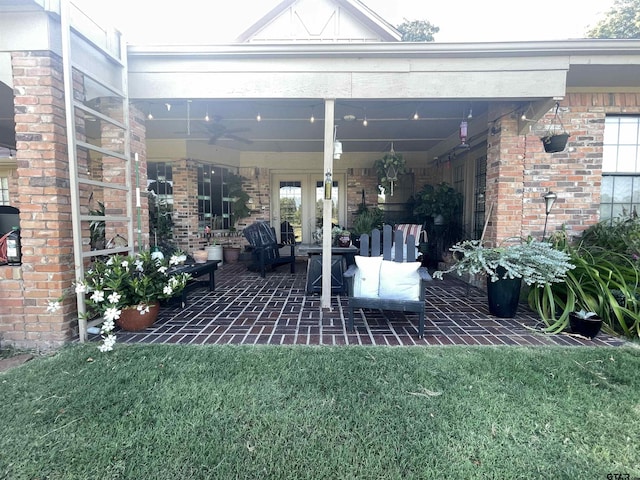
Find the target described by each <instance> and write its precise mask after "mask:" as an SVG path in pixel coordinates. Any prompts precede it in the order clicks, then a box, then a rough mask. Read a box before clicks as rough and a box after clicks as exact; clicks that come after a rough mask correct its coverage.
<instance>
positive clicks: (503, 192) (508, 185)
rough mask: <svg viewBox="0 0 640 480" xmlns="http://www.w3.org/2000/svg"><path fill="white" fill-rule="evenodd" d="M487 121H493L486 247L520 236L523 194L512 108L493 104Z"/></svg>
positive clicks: (521, 158) (489, 144) (520, 153)
mask: <svg viewBox="0 0 640 480" xmlns="http://www.w3.org/2000/svg"><path fill="white" fill-rule="evenodd" d="M489 119H496V121H495V123H494V124H493V125H492V126H491V127H490V128H489V138H488V139H487V186H486V199H487V206H486V213H485V215H491V216H490V219H489V224H488V227H487V231H486V234H485V239H484V240H485V243H486V244H487V245H498V244H500V243H501V242H502V241H504V240H505V239H507V238H510V237H521V236H522V234H523V232H522V216H523V192H524V173H525V171H524V164H525V157H524V156H523V151H524V150H523V137H522V136H519V135H518V130H517V129H518V119H517V113H516V112H515V106H514V105H510V104H495V105H492V106H491V107H490V108H489Z"/></svg>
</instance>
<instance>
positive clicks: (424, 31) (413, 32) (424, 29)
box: [396, 18, 440, 42]
mask: <svg viewBox="0 0 640 480" xmlns="http://www.w3.org/2000/svg"><path fill="white" fill-rule="evenodd" d="M396 28H397V29H398V31H399V32H400V33H401V34H402V41H403V42H433V40H434V38H433V34H434V33H438V32H439V31H440V27H436V26H435V25H433V24H432V23H431V22H428V21H427V20H407V19H406V18H405V19H404V22H403V23H401V24H400V25H398V26H397V27H396Z"/></svg>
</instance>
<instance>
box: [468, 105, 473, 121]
mask: <svg viewBox="0 0 640 480" xmlns="http://www.w3.org/2000/svg"><path fill="white" fill-rule="evenodd" d="M467 118H468V119H469V120H471V119H472V118H473V109H472V108H470V109H469V115H467Z"/></svg>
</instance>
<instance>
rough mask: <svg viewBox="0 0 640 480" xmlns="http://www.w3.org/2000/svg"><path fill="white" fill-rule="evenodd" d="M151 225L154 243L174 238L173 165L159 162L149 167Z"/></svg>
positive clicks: (148, 186)
mask: <svg viewBox="0 0 640 480" xmlns="http://www.w3.org/2000/svg"><path fill="white" fill-rule="evenodd" d="M147 190H148V191H149V192H150V198H149V225H150V227H151V235H153V237H154V238H153V240H154V243H155V244H157V243H158V242H162V241H164V240H168V239H171V238H173V220H172V212H173V174H172V172H171V165H169V164H166V163H163V162H159V163H149V165H148V166H147Z"/></svg>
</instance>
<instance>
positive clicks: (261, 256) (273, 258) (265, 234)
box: [243, 221, 296, 278]
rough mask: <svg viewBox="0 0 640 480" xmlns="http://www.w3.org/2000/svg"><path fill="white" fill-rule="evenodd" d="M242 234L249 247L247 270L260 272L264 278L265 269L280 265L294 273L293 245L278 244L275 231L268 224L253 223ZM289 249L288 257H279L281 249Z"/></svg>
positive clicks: (294, 256)
mask: <svg viewBox="0 0 640 480" xmlns="http://www.w3.org/2000/svg"><path fill="white" fill-rule="evenodd" d="M243 234H244V236H245V238H246V239H247V241H248V242H249V245H250V246H251V264H250V265H249V267H248V268H249V270H253V271H258V272H260V276H261V277H262V278H264V277H265V276H266V271H267V267H269V268H270V269H273V268H274V267H277V266H280V265H286V264H289V265H290V270H291V273H295V271H296V255H295V248H296V246H295V244H289V245H282V244H280V243H278V239H277V237H276V231H275V229H274V228H273V227H272V226H271V225H270V224H269V222H264V221H262V222H255V223H253V224H251V225H249V226H248V227H247V228H245V229H244V231H243ZM285 246H286V247H288V248H290V249H291V253H290V255H287V256H284V257H283V256H280V249H281V248H283V247H285Z"/></svg>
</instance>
